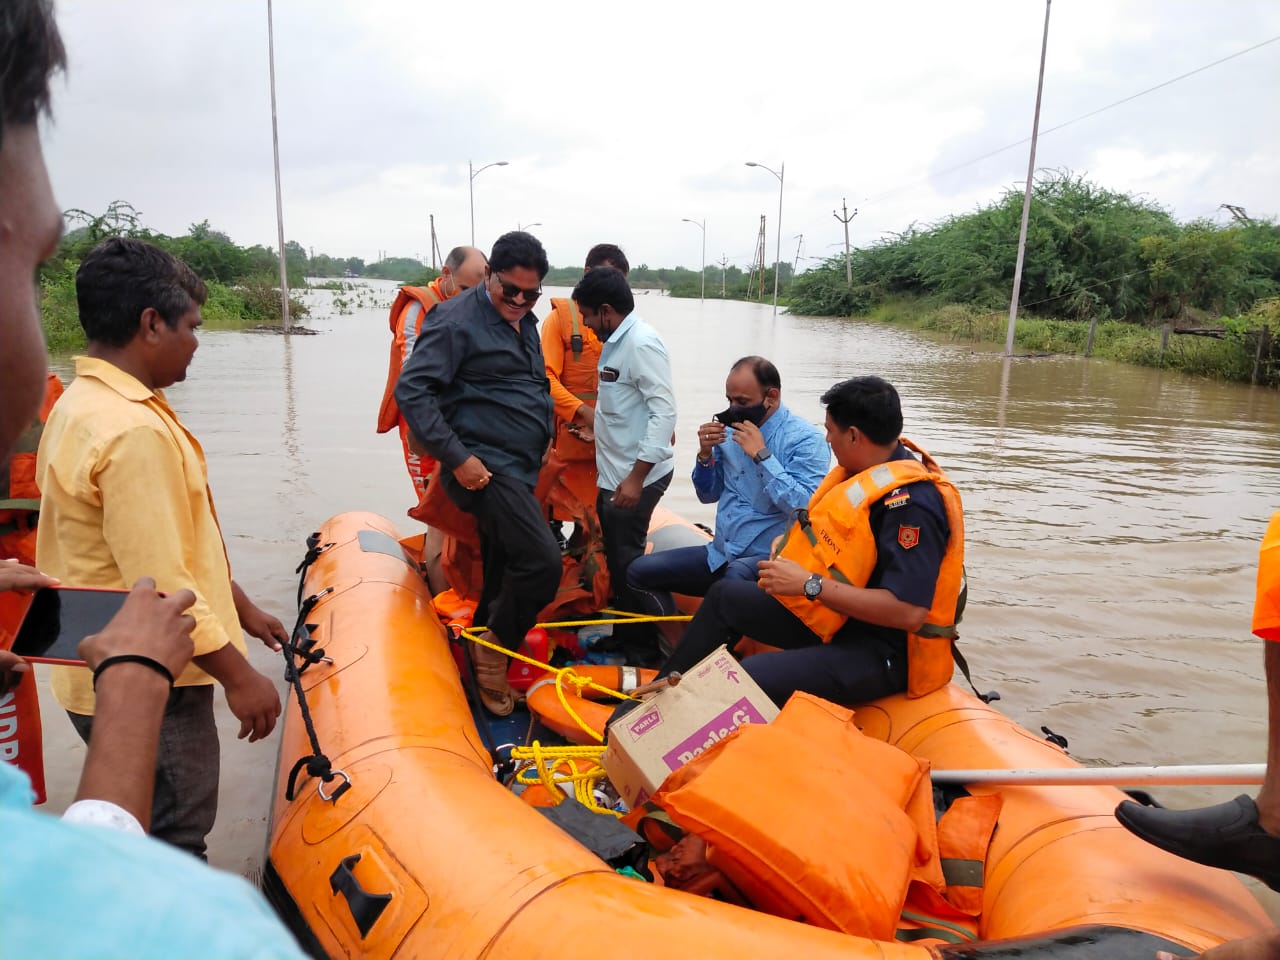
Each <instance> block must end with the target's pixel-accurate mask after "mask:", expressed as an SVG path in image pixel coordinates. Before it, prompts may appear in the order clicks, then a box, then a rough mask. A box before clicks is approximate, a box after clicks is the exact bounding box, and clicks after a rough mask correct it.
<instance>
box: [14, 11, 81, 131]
mask: <svg viewBox="0 0 1280 960" xmlns="http://www.w3.org/2000/svg"><path fill="white" fill-rule="evenodd" d="M66 66H67V52H66V49H65V48H64V47H63V46H62V36H61V35H60V34H59V33H58V25H57V24H56V23H55V22H54V19H53V2H52V0H2V2H0V145H3V143H4V129H5V127H7V126H9V125H11V124H13V125H19V126H23V125H26V124H30V123H35V122H36V118H37V117H39V116H40V114H41V113H42V112H44V113H47V112H48V110H49V78H50V77H51V76H52V75H53V73H54V71H56V70H63V69H65V68H66Z"/></svg>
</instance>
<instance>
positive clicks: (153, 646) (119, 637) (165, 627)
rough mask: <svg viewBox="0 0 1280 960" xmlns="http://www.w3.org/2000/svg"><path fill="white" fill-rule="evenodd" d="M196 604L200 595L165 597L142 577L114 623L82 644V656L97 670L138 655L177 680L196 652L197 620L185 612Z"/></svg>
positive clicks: (181, 593) (187, 593)
mask: <svg viewBox="0 0 1280 960" xmlns="http://www.w3.org/2000/svg"><path fill="white" fill-rule="evenodd" d="M195 602H196V595H195V594H194V593H192V592H191V591H190V590H178V591H175V592H174V593H171V594H169V596H167V597H162V596H161V595H160V594H159V593H158V592H157V590H156V582H155V581H154V580H152V579H151V578H150V577H142V578H140V579H139V580H138V582H137V583H135V584H134V585H133V590H131V591H130V592H129V596H128V597H126V598H125V601H124V606H122V607H121V608H120V612H119V613H117V614H116V615H115V616H114V617H112V618H111V622H110V623H108V624H107V625H106V626H105V627H103V628H102V630H100V631H99V632H98V633H93V634H90V635H89V636H87V637H85V638H84V639H83V640H81V641H80V646H79V652H80V656H81V658H83V660H84V662H85V663H87V664H88V665H89V669H90V670H93V669H96V668H97V666H98V664H100V663H102V661H103V660H106V659H107V658H108V657H116V656H121V655H123V654H130V653H136V654H138V655H140V656H144V657H150V658H151V659H152V660H155V661H157V662H159V663H162V664H164V665H165V667H166V668H167V669H168V671H169V672H170V673H171V674H173V675H174V676H175V677H176V676H178V674H180V673H182V671H183V670H185V669H186V667H187V664H188V663H190V662H191V655H192V653H194V651H195V648H194V646H193V645H192V643H191V631H192V630H193V629H194V628H195V625H196V621H195V618H194V617H192V616H190V615H189V614H187V613H184V612H183V611H184V610H186V609H187V608H188V607H190V606H191V605H192V604H193V603H195Z"/></svg>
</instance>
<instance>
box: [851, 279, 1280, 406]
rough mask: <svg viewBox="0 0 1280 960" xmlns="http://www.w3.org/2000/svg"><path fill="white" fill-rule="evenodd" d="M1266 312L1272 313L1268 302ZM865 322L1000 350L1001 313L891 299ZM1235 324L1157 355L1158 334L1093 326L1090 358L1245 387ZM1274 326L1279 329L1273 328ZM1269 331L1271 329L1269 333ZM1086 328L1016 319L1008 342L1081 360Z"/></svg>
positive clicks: (1249, 357)
mask: <svg viewBox="0 0 1280 960" xmlns="http://www.w3.org/2000/svg"><path fill="white" fill-rule="evenodd" d="M1272 304H1273V305H1272V307H1271V309H1273V310H1274V309H1275V307H1274V301H1273V302H1272ZM865 319H868V320H871V321H874V322H876V323H890V324H895V325H899V326H904V327H910V328H914V329H919V330H932V331H936V332H938V333H941V334H944V335H945V336H948V337H950V338H951V339H953V340H956V341H962V342H966V343H975V344H990V345H993V346H996V345H998V346H999V347H1000V348H1003V345H1004V339H1005V332H1006V330H1007V328H1008V322H1009V315H1008V313H1007V312H996V311H990V310H985V311H984V310H980V309H978V308H976V307H973V306H969V305H966V304H956V303H942V304H940V303H936V302H931V301H928V300H921V299H913V298H908V297H896V298H891V299H888V300H885V301H884V302H882V303H881V304H879V305H878V306H876V307H873V308H872V309H871V310H870V311H869V312H868V313H867V314H866V315H865ZM1246 327H1247V325H1241V327H1240V329H1239V330H1238V331H1234V332H1233V331H1232V329H1231V325H1230V324H1227V334H1226V336H1225V337H1224V338H1223V339H1216V338H1213V337H1201V336H1187V335H1172V336H1170V337H1169V338H1168V344H1167V345H1166V347H1165V349H1164V350H1163V352H1162V351H1161V346H1160V344H1161V338H1162V330H1161V328H1159V327H1148V326H1143V325H1140V324H1134V323H1124V322H1121V321H1118V320H1107V321H1102V322H1100V323H1098V325H1097V327H1096V329H1095V331H1094V341H1093V350H1092V353H1091V356H1095V357H1102V358H1104V359H1108V360H1119V361H1121V362H1123V363H1132V364H1137V365H1139V366H1144V367H1159V368H1163V369H1169V370H1178V371H1180V372H1182V373H1187V374H1191V375H1193V376H1200V377H1207V378H1210V379H1215V380H1232V381H1237V382H1244V383H1248V382H1249V380H1250V378H1251V376H1252V373H1253V367H1254V356H1255V352H1256V349H1257V340H1256V334H1253V333H1250V332H1249V331H1248V330H1247V329H1246ZM1277 327H1280V324H1277ZM1273 329H1275V328H1273ZM1088 337H1089V324H1088V322H1085V321H1079V320H1055V319H1046V318H1042V317H1019V318H1018V326H1017V331H1016V334H1015V337H1014V346H1015V350H1016V351H1017V352H1018V353H1067V354H1077V355H1083V354H1084V353H1085V347H1086V345H1087V342H1088ZM1262 372H1263V377H1262V382H1264V383H1267V384H1269V385H1271V386H1276V385H1278V384H1280V369H1278V368H1277V366H1276V364H1274V363H1271V364H1264V367H1263V371H1262Z"/></svg>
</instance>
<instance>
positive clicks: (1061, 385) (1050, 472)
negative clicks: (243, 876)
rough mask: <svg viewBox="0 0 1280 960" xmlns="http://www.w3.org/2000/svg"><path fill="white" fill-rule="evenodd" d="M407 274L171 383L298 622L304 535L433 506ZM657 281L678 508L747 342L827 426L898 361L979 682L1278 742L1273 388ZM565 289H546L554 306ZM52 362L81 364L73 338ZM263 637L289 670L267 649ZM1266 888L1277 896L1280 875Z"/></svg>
mask: <svg viewBox="0 0 1280 960" xmlns="http://www.w3.org/2000/svg"><path fill="white" fill-rule="evenodd" d="M393 292H394V286H393V285H392V284H390V283H380V282H376V281H375V282H369V283H365V282H360V285H359V286H358V287H357V288H356V291H355V293H354V294H352V293H345V294H343V295H342V296H345V297H347V298H348V299H354V300H355V301H356V304H355V308H354V311H353V312H351V313H346V314H339V313H337V312H335V311H334V309H333V307H332V301H333V294H332V293H331V292H327V291H312V292H309V293H307V294H306V297H307V299H308V300H309V302H310V303H311V304H312V305H313V314H312V316H311V318H310V319H309V320H308V321H306V322H307V323H308V325H309V326H311V327H313V328H315V329H317V330H319V331H321V335H319V336H314V337H291V338H288V339H285V338H282V337H279V336H271V335H261V334H252V333H238V332H209V333H205V334H203V335H202V336H201V343H200V349H199V351H198V352H197V353H196V356H195V361H194V363H193V364H192V366H191V369H190V371H189V374H188V379H187V381H186V382H185V383H182V384H178V385H176V386H175V387H173V388H172V389H171V390H170V391H168V394H169V398H170V400H171V402H172V403H173V405H174V407H175V408H176V409H177V410H178V412H179V414H180V415H181V416H182V418H183V419H184V421H185V422H186V424H187V426H188V427H189V428H190V429H191V430H192V431H193V432H194V433H195V434H196V436H197V437H199V438H200V440H201V442H202V443H203V444H204V448H205V453H206V455H207V458H208V463H209V474H210V481H211V485H212V488H213V492H214V497H215V500H216V502H217V506H218V515H219V518H220V520H221V522H222V528H223V533H224V536H225V538H226V542H227V547H228V550H229V553H230V556H231V561H232V568H233V571H234V574H235V576H236V579H237V580H238V581H239V582H240V583H241V584H242V585H243V586H244V587H245V588H246V590H247V591H248V592H249V593H250V595H251V596H253V597H255V598H256V599H257V600H258V601H259V602H260V603H261V604H262V605H263V606H264V607H265V608H266V609H268V610H270V611H271V612H273V613H275V614H276V615H278V616H279V617H280V618H281V619H282V620H284V621H285V622H286V624H292V622H293V613H294V594H295V590H296V581H295V578H294V573H293V570H294V568H295V566H296V565H297V563H298V561H299V559H300V558H301V556H302V553H303V550H304V546H303V541H304V539H305V537H306V535H307V534H308V533H310V532H311V531H312V530H314V529H315V528H316V527H317V526H318V524H319V523H321V522H322V521H323V520H324V519H326V518H327V517H329V516H330V515H332V514H335V513H340V512H343V511H346V510H354V509H365V510H373V511H375V512H378V513H382V514H384V515H386V516H388V517H391V518H393V519H396V520H397V521H398V523H399V525H400V528H401V530H402V531H404V532H406V533H408V532H413V531H416V530H418V529H421V528H420V527H419V525H418V524H416V523H415V522H414V521H412V520H409V519H408V518H406V517H405V516H404V512H405V509H406V508H407V507H408V505H409V502H410V492H411V490H410V484H409V480H408V477H407V476H406V474H405V471H404V465H403V461H402V460H401V455H400V447H399V442H398V440H397V439H396V437H395V435H394V434H388V435H384V436H378V435H376V434H375V433H374V422H375V419H376V413H377V408H378V402H379V399H380V397H381V393H382V387H383V383H384V380H385V376H386V360H387V351H388V343H389V332H388V328H387V316H386V315H387V306H388V305H389V303H390V299H391V296H392V294H393ZM548 292H549V293H551V294H555V295H560V296H563V295H566V294H567V291H548ZM638 294H639V295H638V296H637V298H636V299H637V309H638V311H639V312H640V314H641V315H642V316H643V317H644V318H645V319H646V320H648V321H649V322H650V323H652V324H653V325H654V326H655V327H656V328H657V329H658V330H659V332H660V333H661V334H662V335H663V337H664V338H665V339H666V342H667V345H668V347H669V349H670V352H671V356H672V360H673V364H674V369H675V379H676V387H677V393H678V397H677V399H678V404H679V438H678V444H677V470H676V480H675V481H674V482H673V484H672V486H671V489H670V491H669V492H668V493H667V495H666V499H665V505H666V506H668V507H671V508H673V509H675V510H677V511H678V512H680V513H682V514H684V515H685V516H687V517H688V518H690V519H692V520H698V521H703V522H707V523H710V522H712V520H713V519H714V512H713V508H711V507H708V506H705V505H702V504H699V503H698V502H697V499H696V498H695V497H694V495H693V491H692V487H691V485H690V484H689V482H688V473H689V470H690V468H691V467H692V465H693V459H694V452H695V450H696V439H695V434H696V427H697V425H698V424H699V423H701V422H703V421H705V420H707V419H709V417H710V415H711V413H712V412H714V411H716V410H719V409H721V408H723V406H724V403H725V401H724V396H723V393H724V377H725V375H726V373H727V372H728V368H729V366H730V365H731V364H732V362H733V361H734V360H736V359H738V358H739V357H741V356H743V355H746V354H753V353H754V354H761V355H763V356H766V357H768V358H769V359H771V360H773V361H774V362H775V363H776V364H777V366H778V368H779V370H780V371H781V373H782V381H783V399H784V401H785V402H786V403H787V404H788V405H789V406H790V407H791V408H792V409H793V410H795V411H797V412H798V413H799V414H801V415H802V416H804V417H806V418H808V419H810V420H812V421H813V422H815V423H821V422H822V415H823V414H822V406H821V404H820V403H819V400H818V398H819V397H820V395H821V394H822V392H823V391H824V390H825V389H826V388H827V387H829V386H830V385H831V384H832V383H834V382H836V381H838V380H842V379H845V378H847V377H851V376H856V375H860V374H878V375H880V376H883V377H885V378H887V379H889V380H890V381H892V382H893V383H894V384H895V385H896V386H897V387H898V389H899V391H900V392H901V394H902V399H903V408H904V413H905V417H906V426H905V431H904V432H905V433H906V435H907V436H909V437H911V438H912V439H913V440H915V441H916V442H917V443H919V444H920V445H921V446H923V447H925V448H926V449H927V450H929V451H930V452H931V453H932V454H933V455H934V457H935V458H936V459H937V460H938V461H939V463H940V464H941V465H942V466H943V467H944V468H945V469H947V470H948V471H949V473H950V475H951V477H952V479H953V480H954V481H955V482H956V484H957V485H958V487H959V488H960V490H961V493H962V495H963V497H964V501H965V507H966V528H967V530H966V532H967V540H968V543H967V548H968V555H967V568H968V573H969V581H970V600H969V607H968V610H967V612H966V615H965V620H964V624H963V626H962V644H963V649H964V650H965V652H966V655H967V657H968V660H969V663H970V665H971V666H972V668H973V672H974V678H975V681H976V682H977V684H978V686H979V688H980V689H983V690H986V689H991V688H995V689H998V690H999V691H1000V692H1001V694H1002V696H1003V699H1002V700H1001V703H1000V707H1001V708H1002V709H1003V710H1004V711H1005V712H1007V713H1008V714H1009V715H1011V716H1012V717H1013V718H1014V719H1016V720H1018V721H1019V722H1021V723H1022V724H1024V725H1025V726H1027V727H1028V728H1030V729H1032V730H1038V729H1039V728H1040V727H1041V725H1046V726H1048V727H1050V728H1052V729H1053V730H1054V731H1056V732H1058V733H1060V734H1063V735H1064V736H1066V737H1067V738H1068V739H1069V741H1070V749H1071V752H1072V753H1073V754H1074V755H1075V756H1076V757H1077V758H1079V759H1080V760H1082V761H1084V762H1088V763H1104V764H1151V763H1217V762H1261V761H1263V760H1264V759H1265V753H1266V751H1265V744H1266V736H1267V730H1266V695H1265V685H1264V682H1263V675H1262V647H1261V641H1258V640H1256V639H1254V638H1253V637H1252V636H1251V635H1250V633H1249V620H1250V613H1251V609H1252V600H1253V584H1254V572H1255V569H1256V563H1257V554H1258V543H1259V541H1260V539H1261V536H1262V533H1263V530H1264V528H1265V526H1266V522H1267V519H1268V518H1269V516H1270V515H1271V513H1272V512H1273V511H1275V510H1277V509H1280V398H1278V397H1277V394H1276V393H1275V391H1267V390H1262V389H1258V388H1250V387H1244V386H1236V385H1223V384H1216V383H1209V382H1203V381H1199V380H1194V379H1190V378H1187V377H1185V376H1182V375H1179V374H1173V373H1166V372H1162V371H1157V370H1152V369H1146V368H1139V367H1129V366H1122V365H1117V364H1112V363H1109V362H1106V361H1099V360H1084V359H1080V358H1066V357H1062V358H1058V357H1051V358H1040V359H1030V358H1026V359H1015V360H1013V361H1012V362H1009V361H1006V360H1005V359H1004V358H1003V357H1001V356H1000V355H998V354H996V353H987V352H981V351H976V350H974V349H973V348H971V347H970V346H969V345H967V344H953V343H950V342H943V341H939V340H938V339H936V338H932V337H930V336H929V335H924V334H917V333H912V332H908V331H903V330H900V329H895V328H893V327H887V326H880V325H876V324H872V323H866V322H860V321H844V320H833V319H815V318H806V317H792V316H788V315H785V314H783V315H779V316H778V317H777V318H776V319H774V318H773V316H772V310H771V307H770V306H769V305H768V304H765V305H755V304H742V303H734V302H716V301H708V302H706V303H705V304H701V303H699V302H698V301H697V300H672V299H668V298H666V297H662V296H660V295H658V294H657V292H651V293H648V294H640V292H638ZM547 309H548V307H547V305H546V303H545V300H544V303H543V304H540V305H539V307H538V309H537V311H536V312H537V313H538V314H539V316H542V315H545V313H546V311H547ZM54 367H55V369H56V370H57V371H58V372H60V373H62V374H64V379H65V377H66V375H67V374H68V373H69V370H70V361H69V360H61V359H60V360H58V361H56V362H55V364H54ZM250 643H251V644H255V645H256V641H252V640H251V641H250ZM252 658H253V660H254V662H255V664H256V665H257V666H259V668H261V669H264V670H267V671H269V672H270V675H271V676H272V677H274V678H277V679H279V678H280V677H281V676H282V673H283V670H282V661H280V660H279V658H278V656H276V655H272V654H270V653H269V652H268V651H266V650H265V648H263V647H261V646H260V645H259V646H256V648H254V649H252ZM282 686H283V685H282ZM44 692H45V693H46V694H47V689H46V690H45V691H44ZM219 702H220V703H221V701H219ZM221 710H222V752H223V761H222V793H221V811H220V815H219V820H218V826H217V828H216V829H215V830H214V833H213V835H212V837H211V838H210V858H211V860H212V861H213V862H214V863H215V864H217V865H219V866H223V867H226V868H228V869H231V870H236V871H241V872H244V873H247V874H252V873H253V872H254V871H255V870H256V869H257V867H258V865H259V864H260V863H261V858H262V852H263V850H262V848H263V844H264V843H265V838H266V816H267V810H268V806H269V802H270V796H271V781H272V777H273V773H274V769H275V763H276V747H277V743H278V735H273V736H272V737H271V738H270V739H269V740H267V741H264V742H262V743H258V744H247V743H242V742H238V741H237V740H236V739H235V731H236V726H235V724H234V722H233V721H232V720H231V718H230V716H229V714H227V712H226V711H225V707H221ZM43 711H44V718H45V740H46V752H47V764H48V767H49V770H48V775H49V786H50V800H51V802H50V805H49V809H50V810H53V811H55V812H56V811H58V810H60V809H62V808H63V807H64V806H65V805H66V804H67V803H68V802H69V801H70V799H71V796H72V794H73V792H74V788H75V782H76V779H77V778H78V776H79V769H80V763H81V761H82V757H83V748H82V747H81V746H80V744H79V741H78V740H77V739H76V738H75V736H74V734H73V733H72V731H71V727H70V724H69V722H68V721H67V720H66V717H65V715H63V714H62V713H61V712H60V710H58V709H57V707H56V704H55V703H54V702H53V700H52V698H51V697H49V696H47V695H46V696H44V697H43ZM295 759H296V758H293V757H288V758H284V762H286V763H289V764H292V763H293V761H294V760H295ZM1244 791H1248V792H1250V793H1252V792H1254V788H1232V787H1174V788H1168V787H1166V788H1159V789H1157V790H1156V791H1154V792H1155V793H1156V794H1157V796H1159V797H1160V798H1161V799H1162V800H1163V801H1164V802H1165V803H1166V804H1167V805H1170V806H1193V805H1198V804H1200V803H1206V802H1217V801H1219V800H1223V799H1228V798H1230V797H1231V796H1234V795H1235V794H1236V793H1239V792H1244ZM1253 888H1254V889H1255V890H1258V891H1260V892H1259V896H1260V899H1262V900H1263V901H1264V903H1265V904H1266V905H1267V906H1268V909H1269V910H1270V911H1271V912H1272V914H1273V916H1280V907H1278V906H1277V901H1278V900H1280V898H1276V897H1275V896H1274V895H1271V894H1269V892H1267V891H1265V890H1264V889H1263V888H1261V887H1260V886H1259V885H1256V884H1254V885H1253Z"/></svg>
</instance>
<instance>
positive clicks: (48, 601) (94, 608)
mask: <svg viewBox="0 0 1280 960" xmlns="http://www.w3.org/2000/svg"><path fill="white" fill-rule="evenodd" d="M128 596H129V591H128V590H103V589H98V588H88V587H41V588H40V589H39V590H37V591H36V592H35V595H34V596H33V597H32V598H31V606H30V607H28V608H27V615H26V616H25V617H23V619H22V625H21V626H20V627H18V633H17V635H16V636H15V637H14V640H13V647H12V648H11V649H12V650H13V652H14V653H16V654H17V655H18V656H20V657H22V658H23V659H24V660H32V661H35V662H36V663H65V664H71V665H73V666H83V664H84V660H83V659H81V657H80V653H79V650H78V648H79V646H80V641H81V640H83V639H84V638H85V637H87V636H89V634H91V633H98V632H99V631H100V630H102V628H103V627H105V626H106V625H107V624H108V623H109V622H110V621H111V618H112V617H114V616H115V615H116V614H117V613H119V612H120V608H121V607H122V606H124V601H125V598H126V597H128Z"/></svg>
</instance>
